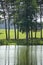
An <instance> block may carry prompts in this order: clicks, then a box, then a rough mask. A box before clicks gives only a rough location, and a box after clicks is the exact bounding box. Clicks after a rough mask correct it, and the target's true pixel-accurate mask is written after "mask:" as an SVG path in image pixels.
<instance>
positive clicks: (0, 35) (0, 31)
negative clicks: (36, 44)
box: [0, 29, 43, 39]
mask: <svg viewBox="0 0 43 65" xmlns="http://www.w3.org/2000/svg"><path fill="white" fill-rule="evenodd" d="M32 33H33V38H35V32H32ZM40 33H41V32H40V31H37V34H36V37H37V38H40V37H41V35H40ZM42 33H43V30H42ZM14 37H15V36H14V30H12V29H11V30H10V39H14ZM30 37H31V32H30ZM42 37H43V34H42ZM25 38H26V34H25V33H22V32H19V39H25ZM0 39H6V35H5V29H0Z"/></svg>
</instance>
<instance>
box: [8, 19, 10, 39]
mask: <svg viewBox="0 0 43 65" xmlns="http://www.w3.org/2000/svg"><path fill="white" fill-rule="evenodd" d="M9 39H10V18H8V40H9Z"/></svg>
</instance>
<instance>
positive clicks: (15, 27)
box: [14, 25, 16, 40]
mask: <svg viewBox="0 0 43 65" xmlns="http://www.w3.org/2000/svg"><path fill="white" fill-rule="evenodd" d="M14 33H15V35H14V36H15V37H14V38H15V40H16V27H15V25H14Z"/></svg>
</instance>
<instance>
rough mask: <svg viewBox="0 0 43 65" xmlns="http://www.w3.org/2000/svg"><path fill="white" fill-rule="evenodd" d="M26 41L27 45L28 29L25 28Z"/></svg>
mask: <svg viewBox="0 0 43 65" xmlns="http://www.w3.org/2000/svg"><path fill="white" fill-rule="evenodd" d="M26 43H27V45H28V30H26Z"/></svg>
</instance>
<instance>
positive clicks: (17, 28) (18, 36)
mask: <svg viewBox="0 0 43 65" xmlns="http://www.w3.org/2000/svg"><path fill="white" fill-rule="evenodd" d="M17 39H19V26H18V25H17Z"/></svg>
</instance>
